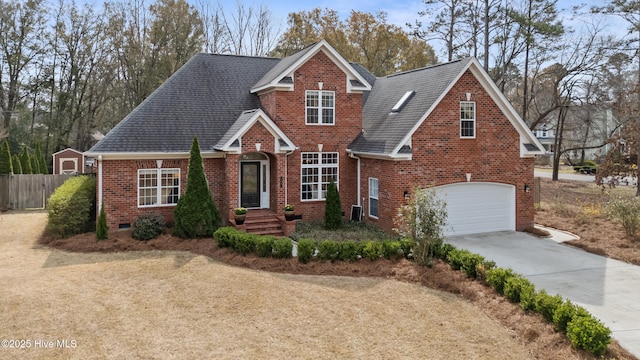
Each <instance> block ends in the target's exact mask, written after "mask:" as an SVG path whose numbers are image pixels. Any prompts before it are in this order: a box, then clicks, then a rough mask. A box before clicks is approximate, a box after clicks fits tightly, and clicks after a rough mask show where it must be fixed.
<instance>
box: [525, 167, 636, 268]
mask: <svg viewBox="0 0 640 360" xmlns="http://www.w3.org/2000/svg"><path fill="white" fill-rule="evenodd" d="M635 191H636V189H635V188H634V187H630V186H619V187H616V188H614V189H609V188H605V189H603V188H602V187H598V186H597V185H596V184H594V183H587V182H578V181H551V180H550V179H541V191H540V200H541V201H540V207H539V208H538V210H537V211H536V223H538V224H541V225H545V226H550V227H553V228H557V229H561V230H565V231H569V232H572V233H574V234H576V235H578V236H579V237H580V240H576V241H571V242H569V244H570V245H573V246H576V247H580V248H583V249H585V250H587V251H589V252H593V253H596V254H600V255H605V256H608V257H611V258H614V259H618V260H622V261H624V262H628V263H631V264H636V265H640V240H635V241H634V239H632V238H630V237H628V236H627V235H626V234H625V232H624V228H623V227H622V225H620V224H619V223H617V222H615V221H613V220H611V219H609V218H608V217H607V216H606V214H605V211H604V210H605V203H606V202H607V201H608V200H609V198H610V196H629V197H633V196H635Z"/></svg>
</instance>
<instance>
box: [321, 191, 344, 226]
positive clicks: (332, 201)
mask: <svg viewBox="0 0 640 360" xmlns="http://www.w3.org/2000/svg"><path fill="white" fill-rule="evenodd" d="M340 226H342V206H341V205H340V193H338V187H337V186H336V183H334V182H333V180H331V182H330V183H329V186H328V187H327V200H326V203H325V210H324V227H325V229H329V230H335V229H338V228H340Z"/></svg>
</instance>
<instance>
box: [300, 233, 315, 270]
mask: <svg viewBox="0 0 640 360" xmlns="http://www.w3.org/2000/svg"><path fill="white" fill-rule="evenodd" d="M315 252H316V242H315V241H313V240H309V239H300V240H298V261H300V262H301V263H303V264H306V263H308V262H309V260H311V257H313V253H315Z"/></svg>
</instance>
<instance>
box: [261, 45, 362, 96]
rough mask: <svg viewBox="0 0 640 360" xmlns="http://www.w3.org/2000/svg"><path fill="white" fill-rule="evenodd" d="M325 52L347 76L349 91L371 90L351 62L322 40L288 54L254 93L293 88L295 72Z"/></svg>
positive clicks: (263, 79) (265, 77)
mask: <svg viewBox="0 0 640 360" xmlns="http://www.w3.org/2000/svg"><path fill="white" fill-rule="evenodd" d="M320 51H322V52H324V54H325V55H327V56H328V57H329V58H330V59H331V61H333V62H334V63H335V64H336V65H337V66H338V67H339V68H340V69H341V70H342V71H343V72H344V73H345V74H346V75H347V76H346V78H347V84H346V88H347V92H350V93H361V92H363V91H369V90H371V84H370V83H369V82H368V81H367V80H366V79H365V77H364V76H363V75H362V74H361V73H360V72H359V71H358V70H357V69H356V68H354V67H353V66H352V65H351V64H350V63H348V62H347V61H346V60H345V59H344V58H343V57H342V56H341V55H340V54H339V53H338V52H337V51H336V50H335V49H334V48H333V47H332V46H331V45H329V43H328V42H326V41H325V40H322V41H320V42H318V43H316V44H314V45H311V46H309V47H307V48H305V49H304V50H301V51H299V52H297V53H295V54H293V55H291V56H288V57H286V58H284V59H282V61H280V62H279V63H278V64H277V65H276V66H274V67H273V68H272V69H271V70H270V71H269V72H267V73H266V74H265V75H264V76H263V77H262V78H261V79H260V80H259V81H258V82H257V83H256V84H255V85H254V86H253V87H252V88H251V92H252V93H261V92H265V91H270V90H274V89H277V90H293V86H294V82H293V81H291V80H292V79H293V76H294V72H295V71H296V70H297V69H298V68H300V67H301V66H302V65H304V63H306V62H307V61H308V60H309V59H311V58H312V57H313V56H315V55H316V54H317V53H318V52H320Z"/></svg>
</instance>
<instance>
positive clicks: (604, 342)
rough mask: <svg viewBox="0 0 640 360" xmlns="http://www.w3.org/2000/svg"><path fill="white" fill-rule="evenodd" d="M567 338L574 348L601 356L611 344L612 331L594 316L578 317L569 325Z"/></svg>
mask: <svg viewBox="0 0 640 360" xmlns="http://www.w3.org/2000/svg"><path fill="white" fill-rule="evenodd" d="M567 337H568V338H569V340H570V341H571V345H573V347H575V348H578V349H584V350H586V351H588V352H590V353H592V354H593V355H595V356H600V355H602V354H604V352H605V351H606V350H607V347H608V346H609V344H610V343H611V330H609V328H607V327H606V326H604V324H602V323H601V322H600V321H599V320H598V319H596V318H594V317H593V316H578V317H575V318H574V319H573V320H571V321H570V322H569V324H567Z"/></svg>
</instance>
